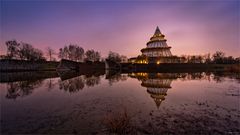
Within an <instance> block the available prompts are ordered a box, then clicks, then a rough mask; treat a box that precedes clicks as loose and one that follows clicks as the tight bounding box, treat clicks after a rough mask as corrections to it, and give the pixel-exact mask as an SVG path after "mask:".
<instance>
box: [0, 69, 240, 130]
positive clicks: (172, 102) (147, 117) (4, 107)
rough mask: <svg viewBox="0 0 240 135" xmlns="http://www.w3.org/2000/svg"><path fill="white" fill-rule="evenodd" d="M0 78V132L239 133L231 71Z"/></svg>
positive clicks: (40, 74)
mask: <svg viewBox="0 0 240 135" xmlns="http://www.w3.org/2000/svg"><path fill="white" fill-rule="evenodd" d="M0 82H1V83H0V88H1V91H0V96H1V132H2V133H13V134H16V133H19V134H28V133H30V134H31V133H39V134H45V133H55V134H60V133H62V134H107V133H111V132H117V133H124V134H184V133H188V134H206V133H217V134H220V133H224V134H239V133H240V130H239V126H240V110H239V94H240V90H239V89H240V87H239V83H240V77H239V75H237V74H230V73H125V74H120V73H111V72H107V73H106V74H105V73H98V72H95V73H88V74H79V73H74V72H65V73H57V72H18V73H1V77H0ZM119 123H120V124H119Z"/></svg>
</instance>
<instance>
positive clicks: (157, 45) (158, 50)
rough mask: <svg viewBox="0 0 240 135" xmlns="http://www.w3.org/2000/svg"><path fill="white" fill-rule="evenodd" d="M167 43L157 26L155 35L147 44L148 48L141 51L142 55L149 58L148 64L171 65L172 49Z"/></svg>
mask: <svg viewBox="0 0 240 135" xmlns="http://www.w3.org/2000/svg"><path fill="white" fill-rule="evenodd" d="M166 41H167V40H166V39H165V35H163V34H162V33H161V31H160V29H159V28H158V26H157V28H156V30H155V33H154V34H153V36H152V37H151V38H150V41H148V42H147V47H146V48H143V49H142V50H141V52H142V54H143V55H144V56H146V57H147V58H148V63H171V60H170V59H171V57H172V53H171V51H170V49H171V47H170V46H168V45H167V42H166Z"/></svg>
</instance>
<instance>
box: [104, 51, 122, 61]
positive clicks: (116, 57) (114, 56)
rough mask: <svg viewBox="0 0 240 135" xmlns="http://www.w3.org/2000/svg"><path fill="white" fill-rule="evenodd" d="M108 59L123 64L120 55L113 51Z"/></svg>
mask: <svg viewBox="0 0 240 135" xmlns="http://www.w3.org/2000/svg"><path fill="white" fill-rule="evenodd" d="M107 59H108V60H110V61H114V62H121V56H120V55H119V54H118V53H116V52H112V51H110V52H109V53H108V57H107Z"/></svg>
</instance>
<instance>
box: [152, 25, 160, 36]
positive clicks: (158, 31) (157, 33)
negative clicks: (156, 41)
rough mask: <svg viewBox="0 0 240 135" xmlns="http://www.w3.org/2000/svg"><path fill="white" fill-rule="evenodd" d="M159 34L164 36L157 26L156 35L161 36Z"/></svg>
mask: <svg viewBox="0 0 240 135" xmlns="http://www.w3.org/2000/svg"><path fill="white" fill-rule="evenodd" d="M159 34H162V33H161V31H160V29H159V28H158V26H157V28H156V30H155V33H154V35H159Z"/></svg>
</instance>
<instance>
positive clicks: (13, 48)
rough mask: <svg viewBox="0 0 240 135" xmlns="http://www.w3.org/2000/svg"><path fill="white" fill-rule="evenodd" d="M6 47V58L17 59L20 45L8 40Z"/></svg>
mask: <svg viewBox="0 0 240 135" xmlns="http://www.w3.org/2000/svg"><path fill="white" fill-rule="evenodd" d="M6 46H7V57H8V58H10V59H12V58H17V57H18V53H19V46H20V43H18V42H17V41H16V40H9V41H6Z"/></svg>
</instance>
